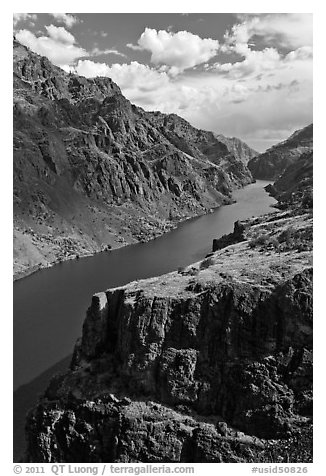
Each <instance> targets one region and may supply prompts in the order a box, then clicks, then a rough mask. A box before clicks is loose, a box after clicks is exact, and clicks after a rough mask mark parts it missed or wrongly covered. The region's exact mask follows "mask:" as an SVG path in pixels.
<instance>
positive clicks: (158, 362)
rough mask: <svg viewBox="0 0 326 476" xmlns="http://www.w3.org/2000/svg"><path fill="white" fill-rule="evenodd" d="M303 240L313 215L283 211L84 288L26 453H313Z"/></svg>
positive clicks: (307, 249)
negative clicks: (67, 364) (84, 300)
mask: <svg viewBox="0 0 326 476" xmlns="http://www.w3.org/2000/svg"><path fill="white" fill-rule="evenodd" d="M223 240H224V241H223ZM311 244H312V211H311V209H295V208H290V209H288V210H286V211H278V212H274V213H271V214H269V215H267V216H264V217H259V218H255V219H251V220H247V221H246V222H242V223H238V224H237V225H236V227H235V233H234V234H232V236H231V237H229V242H228V243H226V239H225V237H224V238H223V239H222V240H221V241H219V240H216V241H215V243H214V249H215V251H214V252H213V253H212V254H211V255H209V256H208V257H206V258H205V259H204V260H202V261H200V262H198V263H195V264H193V265H191V266H188V267H186V268H184V269H180V270H179V271H178V272H174V273H170V274H167V275H164V276H161V277H158V278H152V279H149V280H142V281H136V282H133V283H130V284H128V285H126V286H123V287H120V288H116V289H110V290H107V291H106V292H103V293H99V294H96V295H95V296H93V299H92V303H91V306H90V308H89V310H88V312H87V317H86V319H85V322H84V326H83V334H82V338H81V339H80V340H79V341H78V343H77V345H76V348H75V352H74V357H73V360H72V363H71V368H70V371H69V372H67V373H66V374H62V375H59V376H57V377H55V378H54V379H53V380H52V382H51V384H50V386H49V387H48V389H47V390H46V392H45V394H44V396H43V398H42V399H41V400H40V402H39V404H38V406H37V407H36V408H35V409H34V411H33V412H31V414H30V415H29V417H28V421H27V442H28V450H27V455H26V461H28V462H77V461H78V462H91V461H92V462H95V461H96V462H101V461H103V462H104V461H105V462H289V461H290V462H309V461H311V460H312V456H311V418H312V252H311Z"/></svg>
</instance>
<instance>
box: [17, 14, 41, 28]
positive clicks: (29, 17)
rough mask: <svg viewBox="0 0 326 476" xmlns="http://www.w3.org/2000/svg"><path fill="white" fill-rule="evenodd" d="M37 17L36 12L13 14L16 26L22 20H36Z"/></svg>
mask: <svg viewBox="0 0 326 476" xmlns="http://www.w3.org/2000/svg"><path fill="white" fill-rule="evenodd" d="M36 19H37V15H36V14H35V13H14V14H13V21H14V26H16V25H17V23H19V22H20V21H25V20H31V21H35V20H36Z"/></svg>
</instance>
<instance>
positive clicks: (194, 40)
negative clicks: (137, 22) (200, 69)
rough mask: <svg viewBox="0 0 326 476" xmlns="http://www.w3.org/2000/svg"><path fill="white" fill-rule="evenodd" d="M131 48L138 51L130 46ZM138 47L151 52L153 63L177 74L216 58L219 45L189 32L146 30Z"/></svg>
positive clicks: (133, 46)
mask: <svg viewBox="0 0 326 476" xmlns="http://www.w3.org/2000/svg"><path fill="white" fill-rule="evenodd" d="M128 46H129V48H133V49H138V48H137V47H135V45H131V44H128ZM138 46H139V47H140V48H141V49H143V50H147V51H150V52H151V62H152V63H154V64H156V65H159V64H163V65H167V66H169V67H171V68H173V69H172V72H174V73H177V72H181V71H184V70H185V69H188V68H192V67H194V66H196V65H198V64H201V63H204V62H206V61H208V60H210V59H211V58H212V57H214V56H215V55H216V53H217V51H218V48H219V43H218V41H217V40H213V39H212V38H200V37H199V36H197V35H194V34H192V33H190V32H188V31H178V32H177V33H173V32H168V31H166V30H159V31H157V30H155V29H152V28H146V29H145V31H144V32H143V33H142V34H141V36H140V38H139V39H138Z"/></svg>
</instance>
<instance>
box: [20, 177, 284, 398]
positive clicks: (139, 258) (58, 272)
mask: <svg viewBox="0 0 326 476" xmlns="http://www.w3.org/2000/svg"><path fill="white" fill-rule="evenodd" d="M267 183H268V182H266V181H257V183H255V184H252V185H249V186H247V187H245V188H244V189H242V190H238V191H236V192H235V193H234V198H235V199H236V200H237V203H235V204H232V205H228V206H224V207H221V208H220V209H218V210H217V211H215V212H214V213H211V214H208V215H205V216H202V217H199V218H196V219H192V220H188V221H186V222H185V223H183V224H181V225H180V226H179V227H178V228H177V229H176V230H173V231H171V232H169V233H167V234H166V235H164V236H162V237H160V238H157V239H156V240H153V241H151V242H149V243H141V244H137V245H133V246H127V247H124V248H122V249H119V250H116V251H111V252H107V253H100V254H97V255H95V256H92V257H89V258H83V259H80V260H74V261H68V262H65V263H61V264H58V265H56V266H54V267H53V268H50V269H46V270H42V271H39V272H37V273H35V274H33V275H31V276H29V277H27V278H24V279H21V280H19V281H17V282H16V283H15V284H14V388H15V389H16V388H18V387H19V386H20V385H23V384H25V383H27V382H29V381H31V380H32V379H34V378H36V377H37V376H38V375H40V374H41V373H42V372H44V371H45V370H47V369H49V368H50V367H52V366H53V365H55V364H56V363H57V362H59V361H60V360H62V359H64V358H65V357H67V355H69V354H71V352H72V350H73V346H74V343H75V340H76V338H77V337H78V336H80V334H81V331H82V323H83V320H84V317H85V313H86V309H87V307H88V306H89V304H90V301H91V296H92V294H93V293H95V292H98V291H103V290H105V289H107V288H109V287H114V286H119V285H123V284H125V283H128V282H129V281H132V280H135V279H139V278H146V277H150V276H156V275H160V274H164V273H166V272H168V271H172V270H176V269H177V268H178V267H179V266H184V265H188V264H190V263H192V262H195V261H198V260H199V259H201V258H203V257H204V256H205V255H206V254H207V253H208V252H210V251H211V248H212V240H213V238H216V237H218V236H221V235H223V234H225V233H229V232H231V231H232V230H233V223H234V221H236V220H237V219H244V218H248V217H251V216H256V215H260V214H263V213H267V212H269V211H272V210H273V209H272V208H271V205H272V204H273V203H275V200H274V199H273V198H272V197H270V196H269V195H268V194H267V193H266V192H265V190H264V188H263V187H264V186H265V185H266V184H267Z"/></svg>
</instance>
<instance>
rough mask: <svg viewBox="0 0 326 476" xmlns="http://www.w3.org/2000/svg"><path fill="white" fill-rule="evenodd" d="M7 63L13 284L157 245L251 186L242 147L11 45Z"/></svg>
mask: <svg viewBox="0 0 326 476" xmlns="http://www.w3.org/2000/svg"><path fill="white" fill-rule="evenodd" d="M13 59H14V65H13V66H14V78H13V79H14V258H15V273H16V275H17V276H19V275H20V276H21V275H23V274H24V273H28V272H31V271H32V270H34V269H38V268H39V267H43V266H47V265H49V264H50V263H53V262H55V261H57V260H63V259H68V258H70V257H75V256H77V255H85V254H88V253H93V252H96V251H100V250H103V249H106V248H111V247H112V248H115V247H118V246H121V245H123V244H126V243H133V242H137V241H143V240H147V239H149V238H152V237H154V236H157V235H159V234H161V233H163V232H164V231H166V230H168V229H169V228H171V227H173V226H175V224H176V223H177V222H178V221H180V220H182V219H185V218H187V217H190V216H196V215H199V214H202V213H205V212H206V211H207V210H209V209H211V208H213V207H217V206H220V205H221V204H225V203H230V201H231V198H230V197H231V192H232V190H234V189H235V188H238V187H242V186H244V185H246V184H248V183H251V182H252V181H253V179H252V175H251V173H250V171H249V169H248V168H247V167H246V165H245V163H246V161H247V156H248V153H251V152H248V149H249V148H247V146H246V145H245V144H243V143H241V142H237V141H236V140H235V139H226V138H224V137H223V136H217V135H216V134H214V133H212V132H207V131H202V130H198V129H196V128H194V127H192V126H191V125H190V124H189V123H188V122H187V121H185V120H184V119H182V118H180V117H178V116H176V115H175V114H170V115H165V114H162V113H160V112H145V111H144V110H143V109H141V108H140V107H136V106H135V105H133V104H131V103H130V102H129V101H128V100H127V99H126V98H125V97H124V96H123V95H122V94H121V91H120V88H119V87H118V86H117V85H116V84H115V83H114V82H113V81H112V80H111V79H110V78H94V79H86V78H84V77H80V76H77V75H74V74H68V73H66V72H64V71H63V70H62V69H60V68H58V67H56V66H54V65H53V64H52V63H51V62H50V61H49V60H48V59H47V58H45V57H41V56H39V55H37V54H35V53H33V52H31V51H30V50H29V49H28V48H26V47H25V46H23V45H21V44H20V43H19V42H17V41H16V40H14V55H13ZM241 151H243V152H241ZM249 151H250V149H249Z"/></svg>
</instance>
